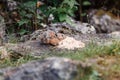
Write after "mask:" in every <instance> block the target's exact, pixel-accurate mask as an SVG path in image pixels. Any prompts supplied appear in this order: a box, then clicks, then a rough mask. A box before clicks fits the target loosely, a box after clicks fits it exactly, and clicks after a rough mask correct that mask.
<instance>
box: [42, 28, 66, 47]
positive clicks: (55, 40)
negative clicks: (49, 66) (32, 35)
mask: <svg viewBox="0 0 120 80" xmlns="http://www.w3.org/2000/svg"><path fill="white" fill-rule="evenodd" d="M64 38H65V36H64V35H63V34H61V33H56V32H54V31H52V30H47V31H45V32H43V34H42V35H41V36H40V40H41V43H44V44H50V45H54V46H55V45H58V44H59V42H60V41H61V40H63V39H64Z"/></svg>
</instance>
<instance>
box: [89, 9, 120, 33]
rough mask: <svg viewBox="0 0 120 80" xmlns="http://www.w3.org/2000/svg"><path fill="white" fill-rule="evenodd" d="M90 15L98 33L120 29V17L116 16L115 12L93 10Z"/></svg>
mask: <svg viewBox="0 0 120 80" xmlns="http://www.w3.org/2000/svg"><path fill="white" fill-rule="evenodd" d="M111 15H112V16H111ZM89 16H90V19H89V20H90V24H92V25H93V26H94V27H95V29H96V31H97V33H110V32H113V31H120V19H117V18H114V17H113V14H110V13H108V12H105V11H104V10H98V11H97V10H92V11H91V12H90V14H89Z"/></svg>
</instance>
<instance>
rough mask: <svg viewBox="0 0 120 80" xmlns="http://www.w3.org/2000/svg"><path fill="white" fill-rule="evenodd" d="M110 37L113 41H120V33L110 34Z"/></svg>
mask: <svg viewBox="0 0 120 80" xmlns="http://www.w3.org/2000/svg"><path fill="white" fill-rule="evenodd" d="M108 36H109V37H111V38H113V39H120V31H114V32H112V33H109V34H108Z"/></svg>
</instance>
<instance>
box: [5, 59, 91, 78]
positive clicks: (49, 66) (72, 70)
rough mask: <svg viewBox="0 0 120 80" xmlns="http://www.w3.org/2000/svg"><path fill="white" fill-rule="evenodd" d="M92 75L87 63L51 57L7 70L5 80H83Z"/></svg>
mask: <svg viewBox="0 0 120 80" xmlns="http://www.w3.org/2000/svg"><path fill="white" fill-rule="evenodd" d="M85 70H87V72H86V73H85ZM90 74H91V67H90V65H88V64H86V63H83V62H80V61H79V62H78V61H73V60H70V59H67V58H58V57H51V58H47V59H44V60H40V61H34V62H30V63H27V64H23V65H21V66H20V67H17V68H13V69H10V70H7V71H5V72H4V77H5V79H4V80H74V79H76V80H81V79H82V78H84V76H88V75H90ZM86 80H88V79H86Z"/></svg>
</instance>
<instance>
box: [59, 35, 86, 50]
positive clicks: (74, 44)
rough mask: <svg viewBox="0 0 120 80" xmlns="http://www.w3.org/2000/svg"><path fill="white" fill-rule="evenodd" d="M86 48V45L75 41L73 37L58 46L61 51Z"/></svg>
mask: <svg viewBox="0 0 120 80" xmlns="http://www.w3.org/2000/svg"><path fill="white" fill-rule="evenodd" d="M84 47H85V43H83V42H81V41H78V40H75V39H74V38H72V37H66V38H65V39H64V40H62V41H60V42H59V45H58V46H57V48H60V49H69V50H70V49H71V50H74V49H76V48H84Z"/></svg>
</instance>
